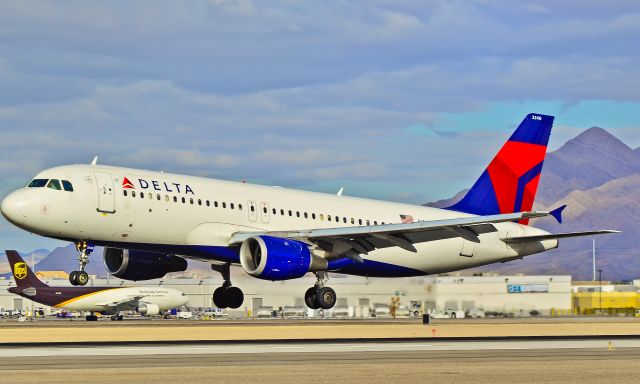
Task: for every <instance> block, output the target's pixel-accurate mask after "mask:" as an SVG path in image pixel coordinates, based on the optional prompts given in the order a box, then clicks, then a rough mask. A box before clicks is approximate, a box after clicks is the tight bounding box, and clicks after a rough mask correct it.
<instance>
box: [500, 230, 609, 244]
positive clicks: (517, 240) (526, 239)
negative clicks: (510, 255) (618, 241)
mask: <svg viewBox="0 0 640 384" xmlns="http://www.w3.org/2000/svg"><path fill="white" fill-rule="evenodd" d="M606 233H620V231H614V230H611V229H602V230H598V231H585V232H566V233H550V234H548V235H535V236H519V237H506V238H504V239H501V240H502V241H504V242H505V243H507V244H523V243H531V242H536V241H543V240H557V239H563V238H567V237H579V236H592V235H603V234H606Z"/></svg>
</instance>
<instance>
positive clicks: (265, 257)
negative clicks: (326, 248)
mask: <svg viewBox="0 0 640 384" xmlns="http://www.w3.org/2000/svg"><path fill="white" fill-rule="evenodd" d="M240 264H241V265H242V269H244V271H245V272H246V273H247V274H249V275H251V276H253V277H257V278H259V279H264V280H272V281H275V280H289V279H296V278H298V277H302V276H304V274H305V273H307V272H315V271H324V270H326V269H327V260H326V259H324V258H322V257H319V256H316V255H314V254H312V253H311V252H310V251H309V246H308V245H307V244H305V243H302V242H300V241H296V240H290V239H283V238H279V237H272V236H254V237H250V238H248V239H246V240H245V241H244V242H243V243H242V246H241V247H240Z"/></svg>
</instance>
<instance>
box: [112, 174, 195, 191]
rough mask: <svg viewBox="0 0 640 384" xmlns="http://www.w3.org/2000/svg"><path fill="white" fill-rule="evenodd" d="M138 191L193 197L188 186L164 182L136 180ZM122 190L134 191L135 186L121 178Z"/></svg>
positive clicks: (126, 179) (125, 178)
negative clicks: (182, 194)
mask: <svg viewBox="0 0 640 384" xmlns="http://www.w3.org/2000/svg"><path fill="white" fill-rule="evenodd" d="M138 187H139V188H140V189H153V190H154V191H164V192H169V193H174V192H175V193H184V194H189V193H190V194H192V195H195V193H194V192H193V189H192V188H191V186H190V185H189V184H180V183H168V182H166V181H157V180H145V179H138ZM122 188H123V189H136V186H135V185H134V184H133V183H132V182H131V180H129V179H128V178H127V177H123V178H122Z"/></svg>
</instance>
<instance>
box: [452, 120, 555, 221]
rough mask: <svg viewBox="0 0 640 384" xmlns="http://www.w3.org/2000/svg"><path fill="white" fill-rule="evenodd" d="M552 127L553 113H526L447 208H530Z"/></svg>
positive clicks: (476, 211)
mask: <svg viewBox="0 0 640 384" xmlns="http://www.w3.org/2000/svg"><path fill="white" fill-rule="evenodd" d="M552 126H553V116H546V115H540V114H536V113H530V114H528V115H527V116H526V117H525V118H524V120H522V123H520V125H519V126H518V128H517V129H516V130H515V132H514V133H513V134H512V135H511V137H510V138H509V140H508V141H507V142H506V143H505V144H504V146H503V147H502V148H501V149H500V151H499V152H498V154H497V155H496V156H495V157H494V158H493V160H492V161H491V163H490V164H489V166H488V167H487V168H486V169H485V171H484V172H483V173H482V175H481V176H480V178H479V179H478V180H477V181H476V182H475V184H474V185H473V187H471V189H470V190H469V192H467V194H466V195H465V197H464V198H462V200H460V201H459V202H457V203H456V204H454V205H452V206H450V207H448V208H447V209H449V210H453V211H459V212H466V213H471V214H475V215H496V214H502V213H513V212H524V211H530V210H531V209H532V207H533V200H534V198H535V196H536V191H537V189H538V182H539V181H540V172H541V171H542V164H543V162H544V158H545V155H546V153H547V144H548V142H549V136H550V135H551V127H552ZM521 224H527V221H526V220H523V221H521Z"/></svg>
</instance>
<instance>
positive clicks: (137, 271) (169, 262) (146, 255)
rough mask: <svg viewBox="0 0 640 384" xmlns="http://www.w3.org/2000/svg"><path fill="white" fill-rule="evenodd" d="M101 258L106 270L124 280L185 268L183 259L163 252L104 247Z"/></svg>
mask: <svg viewBox="0 0 640 384" xmlns="http://www.w3.org/2000/svg"><path fill="white" fill-rule="evenodd" d="M103 258H104V266H105V267H106V268H107V271H109V273H110V274H112V275H113V276H115V277H118V278H121V279H124V280H135V281H138V280H151V279H159V278H161V277H163V276H164V275H166V274H167V273H169V272H182V271H185V270H186V269H187V261H186V260H185V259H183V258H181V257H178V256H173V255H167V254H164V253H155V252H143V251H136V250H133V249H119V248H109V247H105V248H104V255H103Z"/></svg>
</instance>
